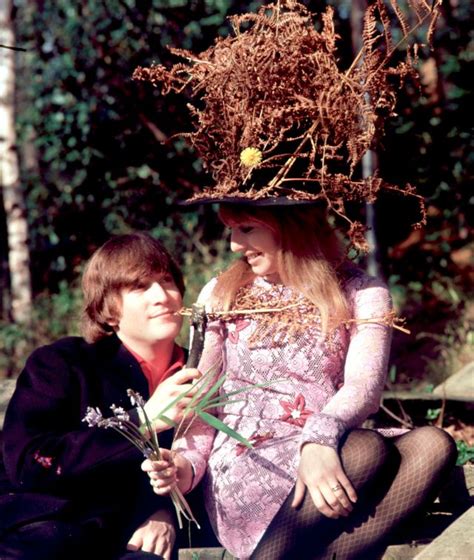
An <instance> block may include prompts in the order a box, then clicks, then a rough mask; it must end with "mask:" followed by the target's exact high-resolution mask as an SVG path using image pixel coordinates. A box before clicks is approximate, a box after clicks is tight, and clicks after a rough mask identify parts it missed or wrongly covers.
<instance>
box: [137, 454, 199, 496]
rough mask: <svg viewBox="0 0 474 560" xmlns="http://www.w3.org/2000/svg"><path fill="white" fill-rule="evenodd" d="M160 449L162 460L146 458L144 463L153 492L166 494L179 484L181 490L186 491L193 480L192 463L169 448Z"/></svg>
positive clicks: (161, 494)
mask: <svg viewBox="0 0 474 560" xmlns="http://www.w3.org/2000/svg"><path fill="white" fill-rule="evenodd" d="M160 451H161V460H160V461H152V460H150V459H145V461H143V463H142V470H143V471H145V472H146V473H148V476H149V477H150V484H151V485H152V487H153V492H155V494H158V495H159V496H166V495H168V494H169V493H170V492H171V491H172V490H173V489H174V488H175V487H176V486H178V488H179V489H180V490H181V492H183V493H185V492H186V491H188V490H189V489H190V488H191V486H192V482H193V469H192V466H191V463H190V462H189V461H188V460H187V459H185V458H184V457H182V456H181V455H179V454H178V453H173V452H171V451H169V449H160Z"/></svg>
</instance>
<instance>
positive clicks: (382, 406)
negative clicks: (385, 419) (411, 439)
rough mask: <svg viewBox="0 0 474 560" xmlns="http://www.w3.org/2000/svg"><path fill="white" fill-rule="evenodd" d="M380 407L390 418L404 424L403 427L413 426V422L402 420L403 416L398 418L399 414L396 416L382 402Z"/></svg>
mask: <svg viewBox="0 0 474 560" xmlns="http://www.w3.org/2000/svg"><path fill="white" fill-rule="evenodd" d="M380 408H381V409H382V410H383V411H384V412H385V413H386V414H388V415H389V416H390V417H391V418H393V419H394V420H396V421H397V422H400V424H401V425H402V426H404V427H405V428H410V429H411V428H413V424H412V423H411V422H407V421H406V420H404V419H403V418H400V416H397V415H396V414H395V413H394V412H392V411H391V410H389V409H388V408H387V407H386V406H385V405H384V404H381V405H380Z"/></svg>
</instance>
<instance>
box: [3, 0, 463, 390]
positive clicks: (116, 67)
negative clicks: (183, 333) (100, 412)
mask: <svg viewBox="0 0 474 560" xmlns="http://www.w3.org/2000/svg"><path fill="white" fill-rule="evenodd" d="M304 3H305V4H306V5H308V6H309V7H310V8H311V10H312V11H313V12H315V13H318V12H321V11H323V10H324V8H325V6H326V5H327V4H330V5H333V6H334V8H335V10H336V17H337V25H338V31H339V33H340V35H341V42H340V58H341V64H342V65H345V64H347V65H348V64H349V62H350V60H351V59H352V57H353V54H352V44H351V34H352V31H353V28H354V25H355V24H356V23H357V21H358V19H360V17H361V9H362V8H363V4H364V3H363V2H360V1H357V2H349V1H330V2H323V1H319V0H311V1H309V2H308V1H306V2H304ZM260 4H261V2H240V1H236V0H192V1H184V0H167V1H165V0H103V1H92V0H82V1H77V2H71V1H70V0H14V1H13V2H11V7H12V10H11V23H12V26H13V28H14V31H15V34H16V45H17V46H18V47H22V48H24V49H26V51H19V52H17V53H16V57H15V64H16V72H15V99H14V103H15V115H16V134H17V140H16V148H17V154H18V159H19V169H20V179H19V188H20V191H21V195H22V197H23V200H24V205H25V209H24V217H25V219H26V221H27V226H28V237H29V241H28V247H29V270H30V273H31V284H32V298H33V299H32V307H31V313H29V315H28V319H27V320H24V319H23V320H16V319H15V317H14V316H12V307H11V274H10V268H9V264H8V254H9V246H8V231H7V226H6V224H7V218H8V216H7V213H8V210H6V209H4V206H3V205H0V240H1V241H0V262H1V265H2V266H1V269H0V293H1V298H0V377H1V376H5V377H7V376H15V375H16V374H17V373H18V372H19V369H20V367H21V365H22V363H23V361H24V359H25V356H26V354H27V353H29V352H30V351H31V349H32V348H33V347H35V346H38V345H39V344H43V343H46V342H49V341H51V340H53V339H54V338H56V337H58V336H62V335H64V334H75V333H77V332H78V315H77V313H78V309H79V303H80V297H79V288H78V286H79V277H80V273H81V270H82V267H83V265H84V262H85V260H86V259H87V257H88V256H89V255H90V254H91V252H92V251H93V250H94V249H95V248H96V247H98V246H99V245H100V244H102V243H103V242H104V241H105V240H107V239H108V238H109V237H110V236H111V235H113V234H117V233H124V232H127V231H130V230H147V231H150V232H152V233H153V234H154V235H156V236H158V237H159V238H160V239H162V240H163V241H164V242H165V244H166V245H167V247H168V248H169V249H170V250H171V251H172V253H173V254H174V255H175V257H176V259H177V260H178V262H179V263H180V264H181V265H182V266H183V268H184V271H185V274H186V277H187V286H188V295H187V303H188V304H189V303H191V302H192V301H193V299H194V298H195V297H196V294H197V293H198V291H199V289H200V287H201V286H202V285H203V284H204V282H205V281H206V280H208V279H209V278H210V277H211V276H212V275H213V274H214V273H215V272H216V271H218V270H220V269H221V268H222V267H223V266H224V265H225V264H226V260H228V259H229V256H228V254H227V251H226V247H227V240H226V237H225V232H224V231H223V229H222V227H221V226H220V225H219V223H218V221H217V219H216V214H215V211H214V209H213V208H211V207H200V208H194V209H193V210H191V211H189V210H188V211H186V212H184V211H183V210H182V208H177V207H176V204H175V203H176V201H177V200H179V199H180V198H183V196H186V193H187V192H188V191H189V189H194V188H199V187H202V186H203V185H205V184H206V182H207V181H208V178H207V177H206V176H205V174H204V173H203V170H202V168H201V165H200V162H199V160H198V159H197V157H196V156H195V154H194V153H193V152H192V150H190V149H189V148H188V147H187V146H186V144H185V143H184V141H183V140H182V139H179V138H174V139H170V138H171V136H172V135H173V134H175V133H176V132H178V131H183V130H188V129H189V126H190V123H189V120H188V117H187V111H186V103H187V100H186V98H185V96H175V95H169V96H167V97H165V98H163V97H161V96H160V92H159V91H158V90H157V89H154V88H153V87H152V86H150V85H147V84H144V83H142V82H134V81H132V79H131V76H132V73H133V70H134V69H135V68H136V67H137V66H139V65H148V64H150V63H152V62H159V63H163V64H165V65H168V64H171V63H173V62H176V59H175V58H174V57H173V56H172V55H171V54H170V53H169V51H168V50H167V47H168V46H170V45H171V46H182V47H185V48H189V49H193V50H195V51H200V50H202V49H205V48H207V47H208V46H209V45H211V44H212V41H213V39H214V37H215V36H216V35H225V34H227V33H228V32H229V25H228V23H227V21H226V16H228V15H230V14H233V13H237V12H241V11H246V10H248V9H250V10H254V9H256V8H257V7H258V6H259V5H260ZM473 20H474V4H473V3H471V2H465V1H460V0H459V1H458V0H447V1H445V2H444V6H443V16H442V18H441V21H440V22H439V26H438V30H437V32H436V33H435V37H434V46H435V50H434V51H433V52H432V53H430V52H429V51H425V52H423V53H422V56H421V59H420V73H421V82H420V83H413V82H412V83H408V84H407V86H406V87H405V89H404V90H403V93H402V94H401V96H400V101H399V107H398V110H397V116H396V117H394V118H392V119H391V120H390V121H389V122H388V123H387V129H386V133H385V136H384V139H383V145H382V148H381V149H380V150H379V152H378V154H377V156H378V161H379V168H380V174H381V175H382V176H383V177H384V178H385V179H386V180H388V181H389V182H394V183H399V184H405V183H408V182H409V183H411V184H414V185H417V187H418V189H419V192H420V193H421V194H423V196H424V197H425V198H426V203H427V209H428V221H427V224H426V227H424V228H422V229H420V230H415V231H413V230H411V228H410V224H411V223H412V222H413V221H416V219H417V216H416V209H415V208H411V207H410V206H409V205H407V201H406V200H399V199H396V198H390V199H388V198H383V199H381V200H380V201H379V202H378V203H377V205H376V208H375V213H376V227H375V231H376V235H377V239H378V243H379V250H378V253H377V262H378V266H379V267H380V271H381V274H382V275H383V276H384V278H385V279H386V281H387V282H388V284H389V286H390V288H391V291H392V294H393V297H394V301H395V304H396V309H397V312H398V314H399V315H400V316H404V317H406V319H407V326H408V328H410V330H411V331H412V332H411V335H404V334H401V333H400V334H399V333H396V334H395V339H394V349H393V355H392V361H391V369H390V382H391V383H396V384H398V385H400V386H411V387H413V386H416V387H418V388H421V389H422V390H427V391H429V390H430V388H432V387H433V386H434V385H436V384H437V383H439V382H440V381H441V380H442V379H444V378H445V377H446V376H448V375H450V374H452V373H454V372H455V371H456V370H457V369H459V368H460V367H461V366H462V365H464V364H465V363H467V362H468V361H470V360H472V359H473V344H474V330H473V320H474V305H473V303H472V280H473V269H472V264H473V258H472V251H473V242H472V237H471V236H470V229H469V223H470V218H472V202H473V198H472V190H471V185H472V184H471V180H472V175H473V174H472V171H473V163H474V150H473V140H472V116H471V115H472V113H473V111H472V106H473V101H474V100H473V93H472V76H473V74H474V72H473V58H474V49H473V28H472V21H473ZM165 141H166V142H165ZM164 142H165V143H164ZM0 192H1V191H0ZM355 211H361V210H360V209H359V210H355ZM359 261H360V263H361V265H362V266H364V265H365V261H364V259H363V258H360V259H359Z"/></svg>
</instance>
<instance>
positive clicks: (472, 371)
mask: <svg viewBox="0 0 474 560" xmlns="http://www.w3.org/2000/svg"><path fill="white" fill-rule="evenodd" d="M433 395H437V396H439V397H442V398H445V399H453V400H464V401H473V402H474V362H470V363H468V364H466V365H465V366H464V367H463V368H462V369H461V370H459V371H458V372H457V373H455V374H454V375H451V376H450V377H448V379H446V381H444V382H443V383H441V385H438V386H437V387H435V389H434V390H433Z"/></svg>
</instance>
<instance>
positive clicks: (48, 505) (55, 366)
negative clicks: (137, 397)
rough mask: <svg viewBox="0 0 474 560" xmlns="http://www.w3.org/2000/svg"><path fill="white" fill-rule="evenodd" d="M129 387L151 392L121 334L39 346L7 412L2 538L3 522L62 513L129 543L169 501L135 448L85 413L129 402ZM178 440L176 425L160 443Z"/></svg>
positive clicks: (0, 520) (0, 507)
mask: <svg viewBox="0 0 474 560" xmlns="http://www.w3.org/2000/svg"><path fill="white" fill-rule="evenodd" d="M128 388H132V389H134V390H135V391H138V392H139V393H141V395H142V396H143V397H144V398H145V399H147V398H148V397H149V392H148V385H147V381H146V379H145V377H144V375H143V373H142V371H141V368H140V366H139V364H138V362H137V361H136V360H135V358H134V357H133V356H132V355H131V354H130V353H129V352H128V351H127V350H126V348H125V347H124V346H123V345H122V344H121V343H120V341H119V340H118V339H117V338H116V337H115V336H114V337H110V338H107V339H103V340H101V341H99V342H97V343H94V344H88V343H87V342H85V341H84V339H82V338H79V337H70V338H64V339H61V340H59V341H57V342H55V343H54V344H51V345H49V346H44V347H42V348H39V349H38V350H36V351H35V352H33V354H32V355H31V356H30V358H29V359H28V361H27V363H26V366H25V368H24V370H23V371H22V373H21V374H20V376H19V378H18V382H17V386H16V390H15V393H14V394H13V397H12V399H11V401H10V403H9V406H8V409H7V412H6V416H5V422H4V432H3V461H4V467H3V469H4V472H0V481H3V489H2V490H3V492H2V494H3V495H2V496H0V538H1V533H2V530H3V531H5V532H6V531H8V530H11V529H12V528H14V527H15V526H16V525H21V524H24V523H28V522H31V521H35V520H39V519H45V518H46V519H49V518H53V519H54V518H58V516H59V518H60V519H63V518H66V519H68V520H73V521H74V522H77V523H79V524H81V525H87V526H92V525H93V526H95V527H97V528H99V530H103V531H104V538H108V536H110V537H111V539H112V540H113V542H114V544H118V541H119V540H120V541H121V542H122V543H126V542H127V540H128V538H129V536H130V535H131V534H132V533H133V531H134V530H135V529H136V528H137V527H138V526H139V525H140V524H141V523H142V522H143V521H144V520H145V519H147V518H148V517H149V516H150V515H151V514H152V513H153V512H154V511H156V510H157V509H159V508H160V507H163V506H164V505H165V506H166V507H169V500H168V499H166V498H159V497H158V496H156V495H155V494H153V492H152V489H151V486H150V484H149V481H148V476H147V475H146V473H143V472H142V471H141V469H140V463H141V462H142V460H143V457H142V456H141V454H140V452H139V451H138V450H137V449H135V447H133V446H132V445H131V444H130V443H129V442H127V441H126V440H125V438H124V437H122V436H120V435H119V434H117V433H116V432H115V431H113V430H105V429H103V428H96V427H94V428H89V427H88V426H87V424H85V423H84V422H82V418H83V417H84V415H85V414H86V409H87V407H88V406H92V407H98V408H100V410H101V411H102V413H103V414H104V416H109V415H111V414H112V413H111V411H110V406H111V405H112V404H115V405H117V406H122V407H124V408H125V409H126V410H128V409H130V407H131V405H130V401H129V399H128V397H127V389H128ZM170 440H171V434H170V432H166V433H164V434H160V445H161V446H163V447H168V446H169V444H170ZM0 469H2V467H1V465H0ZM119 537H120V539H119Z"/></svg>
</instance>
